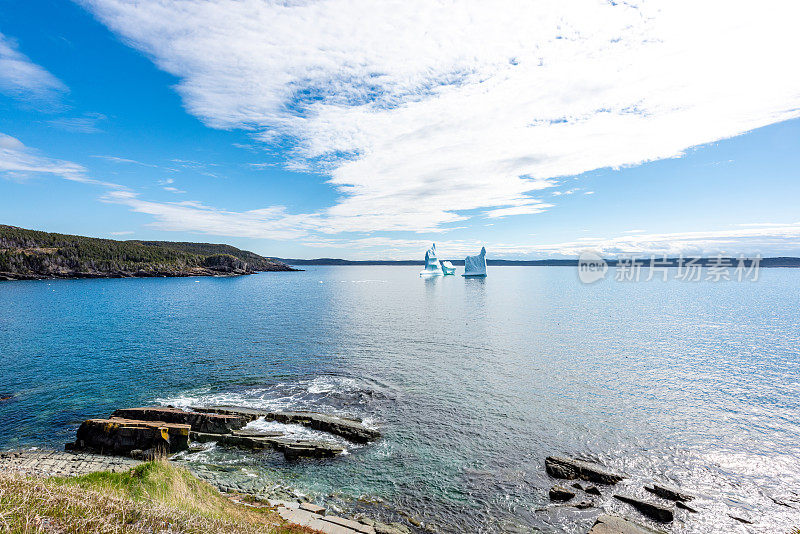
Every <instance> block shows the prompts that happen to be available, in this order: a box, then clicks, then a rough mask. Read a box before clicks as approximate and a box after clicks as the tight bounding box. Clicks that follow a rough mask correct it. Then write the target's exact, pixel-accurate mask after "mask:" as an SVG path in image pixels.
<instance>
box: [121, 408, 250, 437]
mask: <svg viewBox="0 0 800 534" xmlns="http://www.w3.org/2000/svg"><path fill="white" fill-rule="evenodd" d="M111 417H112V418H113V417H120V418H123V419H134V420H140V421H163V422H165V423H178V424H183V425H190V426H191V427H192V431H193V432H205V433H209V434H229V433H231V432H233V431H236V430H239V429H241V428H242V427H243V426H245V425H246V424H247V423H248V421H247V420H246V419H244V418H242V417H239V416H235V415H223V414H215V413H196V412H187V411H184V410H181V409H179V408H169V407H162V406H155V407H142V408H123V409H120V410H116V411H115V412H114V413H113V414H111Z"/></svg>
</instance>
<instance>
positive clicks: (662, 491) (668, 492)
mask: <svg viewBox="0 0 800 534" xmlns="http://www.w3.org/2000/svg"><path fill="white" fill-rule="evenodd" d="M644 489H646V490H647V491H649V492H650V493H652V494H654V495H658V496H659V497H661V498H662V499H667V500H668V501H683V502H687V501H691V500H692V499H694V496H692V495H689V494H688V493H684V492H683V491H681V490H680V489H678V488H673V487H669V486H661V485H659V484H653V486H652V487H650V486H645V487H644Z"/></svg>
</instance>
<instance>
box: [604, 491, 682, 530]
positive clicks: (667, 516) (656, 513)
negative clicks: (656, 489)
mask: <svg viewBox="0 0 800 534" xmlns="http://www.w3.org/2000/svg"><path fill="white" fill-rule="evenodd" d="M614 498H615V499H617V500H620V501H622V502H624V503H628V504H630V505H631V506H633V507H634V508H636V509H637V510H639V512H641V513H642V514H643V515H646V516H647V517H649V518H650V519H653V520H655V521H659V522H661V523H669V522H670V521H672V519H673V518H674V513H673V511H672V508H667V507H666V506H661V505H660V504H655V503H651V502H647V501H643V500H641V499H637V498H635V497H628V496H626V495H617V494H615V495H614Z"/></svg>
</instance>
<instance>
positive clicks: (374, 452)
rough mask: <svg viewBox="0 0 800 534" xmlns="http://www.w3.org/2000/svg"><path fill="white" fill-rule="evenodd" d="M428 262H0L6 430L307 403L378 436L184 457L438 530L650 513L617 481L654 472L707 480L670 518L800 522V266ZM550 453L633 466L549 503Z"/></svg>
mask: <svg viewBox="0 0 800 534" xmlns="http://www.w3.org/2000/svg"><path fill="white" fill-rule="evenodd" d="M418 272H419V266H336V267H327V266H314V267H308V268H307V270H306V271H303V272H286V273H262V274H258V275H252V276H244V277H234V278H149V279H107V280H49V281H25V282H5V283H0V396H11V399H10V400H6V401H2V402H0V421H1V422H2V425H0V449H5V448H17V447H31V446H37V447H52V448H58V449H61V448H63V445H64V443H66V442H67V441H72V440H74V436H75V431H76V429H77V427H78V425H79V424H80V422H81V421H82V420H84V419H87V418H90V417H98V416H107V415H108V414H110V413H111V412H112V411H113V410H114V409H116V408H120V407H131V406H139V405H150V404H164V405H175V406H190V405H197V404H235V405H244V406H254V407H262V408H269V409H309V410H318V411H324V412H331V413H338V414H347V415H353V416H357V417H360V418H363V419H364V421H365V422H366V424H368V425H370V426H375V427H376V428H378V429H379V430H380V431H381V432H382V433H383V437H382V439H380V440H379V441H377V442H375V443H372V444H368V445H353V444H350V443H347V442H342V444H344V445H345V446H346V447H347V453H346V454H345V455H343V456H341V457H339V458H336V459H328V460H319V461H311V460H309V461H301V462H286V461H285V460H284V459H283V457H282V456H279V455H276V454H274V453H270V452H264V453H255V454H254V453H246V452H242V451H230V450H225V449H223V448H219V447H214V446H208V448H206V449H204V450H201V451H196V452H192V453H189V454H183V455H182V456H181V461H182V462H184V463H186V464H187V465H190V466H192V465H200V464H206V465H212V466H217V467H219V469H220V470H221V471H222V472H224V473H230V476H231V477H236V476H246V477H248V479H249V480H250V483H251V485H255V486H258V487H263V488H273V487H275V486H276V485H282V486H287V487H290V488H292V489H294V490H295V491H297V492H299V493H302V494H304V495H307V496H308V497H309V498H311V499H312V500H318V501H321V502H326V503H329V504H330V506H332V507H333V508H334V509H336V510H341V511H342V513H345V514H347V513H355V512H357V511H367V512H368V513H370V514H372V515H377V516H378V517H379V518H384V519H386V520H401V521H405V519H404V518H405V517H407V516H411V517H413V518H414V519H415V521H419V522H421V523H422V524H423V525H428V526H430V527H432V528H435V529H437V531H439V532H532V531H544V532H570V533H573V532H574V533H585V532H586V531H587V530H588V529H589V527H590V526H591V525H592V523H593V522H594V519H595V518H596V517H597V516H598V514H599V513H601V511H602V510H605V511H606V512H610V513H619V514H624V515H627V516H630V517H634V518H637V520H638V521H639V522H642V523H648V522H647V520H645V519H643V518H642V517H641V516H639V515H638V514H637V512H635V511H633V509H632V508H630V507H629V506H628V505H627V504H625V503H622V502H619V501H617V500H615V499H613V498H612V494H613V493H614V492H620V493H626V494H632V495H643V496H644V495H647V494H645V493H642V490H641V488H642V486H643V485H644V484H646V483H650V482H653V481H655V482H666V483H670V484H673V485H678V486H680V487H681V488H683V489H685V490H686V491H688V492H690V493H693V494H695V495H696V499H695V500H694V501H692V506H693V507H694V508H696V509H697V510H698V512H697V513H695V514H692V513H689V512H685V511H678V512H677V513H676V519H675V521H673V522H672V523H671V524H668V525H659V527H658V528H660V529H662V530H664V531H666V532H682V533H683V532H686V533H707V532H759V533H760V532H764V533H766V532H788V531H789V530H790V529H791V528H797V527H800V424H798V421H799V420H800V380H798V379H800V308H799V307H798V303H800V270H794V269H762V270H761V272H760V276H759V280H758V281H756V282H750V281H742V282H737V281H720V282H712V281H698V282H684V281H679V280H674V279H670V280H669V281H667V282H662V281H661V280H660V279H657V280H652V281H650V282H644V281H642V282H621V281H620V282H618V281H615V280H613V277H611V279H606V280H604V281H600V282H597V283H595V284H583V283H581V282H580V281H579V279H578V276H577V270H576V269H575V268H570V267H491V266H490V267H489V276H488V277H487V278H485V279H464V278H462V277H460V276H455V277H439V278H432V279H421V278H419V277H418V276H417V273H418ZM459 272H460V269H459ZM612 272H613V269H612ZM670 278H671V277H670ZM259 424H261V425H262V426H263V427H269V428H279V427H281V425H276V424H274V423H270V424H267V423H259ZM283 429H284V430H286V431H289V432H292V433H296V434H303V433H304V432H306V433H308V435H311V436H314V435H315V434H314V432H313V431H308V430H305V429H303V428H300V427H285V428H283ZM548 455H562V456H575V457H581V458H585V459H590V460H593V461H596V462H599V463H602V464H603V465H605V466H607V467H608V468H610V469H612V470H615V471H619V472H622V473H624V474H625V475H627V476H628V478H627V479H626V480H625V481H624V482H622V483H621V484H620V485H619V487H618V488H614V489H610V488H601V489H602V492H603V495H602V496H600V497H598V498H595V502H594V504H595V506H594V507H592V508H588V509H583V510H579V509H576V508H574V507H571V506H569V505H557V504H554V503H551V502H550V501H549V499H548V490H549V488H550V486H552V485H553V484H554V482H555V481H554V480H552V479H550V478H549V477H548V476H547V474H546V473H545V470H544V459H545V457H547V456H548ZM731 516H735V517H739V518H742V519H746V520H749V521H751V522H752V524H750V525H746V524H745V523H742V522H741V521H738V520H737V519H734V518H733V517H731ZM648 524H651V525H652V523H648Z"/></svg>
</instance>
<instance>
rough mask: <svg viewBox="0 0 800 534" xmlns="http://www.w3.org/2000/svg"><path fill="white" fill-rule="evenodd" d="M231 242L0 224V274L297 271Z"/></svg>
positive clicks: (20, 276) (12, 277)
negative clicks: (125, 237)
mask: <svg viewBox="0 0 800 534" xmlns="http://www.w3.org/2000/svg"><path fill="white" fill-rule="evenodd" d="M292 270H295V269H292V268H291V267H289V266H288V265H286V264H285V263H282V262H279V261H276V260H272V259H268V258H264V257H262V256H259V255H257V254H254V253H252V252H248V251H245V250H239V249H238V248H235V247H231V246H228V245H214V244H210V243H170V242H167V241H164V242H160V241H159V242H156V241H153V242H147V243H145V242H141V241H116V240H113V239H99V238H96V237H84V236H78V235H68V234H57V233H51V232H41V231H38V230H27V229H25V228H18V227H16V226H7V225H0V280H29V279H39V278H125V277H133V276H137V277H152V276H233V275H242V274H252V273H254V272H257V271H292Z"/></svg>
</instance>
